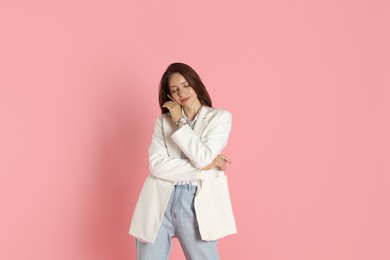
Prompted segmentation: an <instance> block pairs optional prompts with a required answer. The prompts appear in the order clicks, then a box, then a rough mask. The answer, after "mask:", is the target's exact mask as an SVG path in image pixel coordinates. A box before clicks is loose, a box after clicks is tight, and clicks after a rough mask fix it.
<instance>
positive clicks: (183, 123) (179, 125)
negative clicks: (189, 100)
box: [176, 117, 188, 128]
mask: <svg viewBox="0 0 390 260" xmlns="http://www.w3.org/2000/svg"><path fill="white" fill-rule="evenodd" d="M186 124H188V121H187V119H186V118H185V117H181V118H180V119H179V120H177V121H176V126H177V127H178V128H180V127H182V126H183V125H186Z"/></svg>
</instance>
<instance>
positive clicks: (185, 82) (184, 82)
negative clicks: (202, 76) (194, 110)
mask: <svg viewBox="0 0 390 260" xmlns="http://www.w3.org/2000/svg"><path fill="white" fill-rule="evenodd" d="M180 84H181V85H184V84H188V82H187V80H185V81H183V82H182V83H180ZM169 88H170V89H171V88H177V86H169Z"/></svg>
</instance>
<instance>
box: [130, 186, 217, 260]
mask: <svg viewBox="0 0 390 260" xmlns="http://www.w3.org/2000/svg"><path fill="white" fill-rule="evenodd" d="M196 189H197V187H196V186H194V185H188V184H186V185H175V188H174V190H173V191H172V194H171V197H170V198H169V201H168V205H167V208H166V210H165V213H164V219H163V222H162V224H161V227H160V229H159V231H158V233H157V237H156V240H155V242H154V243H143V242H140V241H138V240H136V244H137V260H167V259H169V255H170V252H171V245H172V238H173V237H177V238H178V240H179V242H180V245H181V247H182V249H183V252H184V255H185V256H186V259H187V260H218V259H219V254H218V249H217V244H218V241H217V240H215V241H203V240H201V238H200V234H199V228H198V223H197V221H196V216H195V209H194V198H195V193H196Z"/></svg>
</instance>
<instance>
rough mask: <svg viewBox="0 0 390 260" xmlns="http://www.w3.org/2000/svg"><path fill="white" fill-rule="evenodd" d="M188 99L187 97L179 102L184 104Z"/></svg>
mask: <svg viewBox="0 0 390 260" xmlns="http://www.w3.org/2000/svg"><path fill="white" fill-rule="evenodd" d="M189 99H190V97H188V98H183V99H182V100H180V102H182V103H183V102H186V101H188V100H189Z"/></svg>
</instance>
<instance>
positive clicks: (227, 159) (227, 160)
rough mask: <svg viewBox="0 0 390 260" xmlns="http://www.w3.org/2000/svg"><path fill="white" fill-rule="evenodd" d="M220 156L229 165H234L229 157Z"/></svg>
mask: <svg viewBox="0 0 390 260" xmlns="http://www.w3.org/2000/svg"><path fill="white" fill-rule="evenodd" d="M218 156H219V157H221V158H222V160H224V161H225V162H227V163H232V161H231V160H230V159H229V157H227V156H225V155H222V154H220V155H218Z"/></svg>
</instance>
